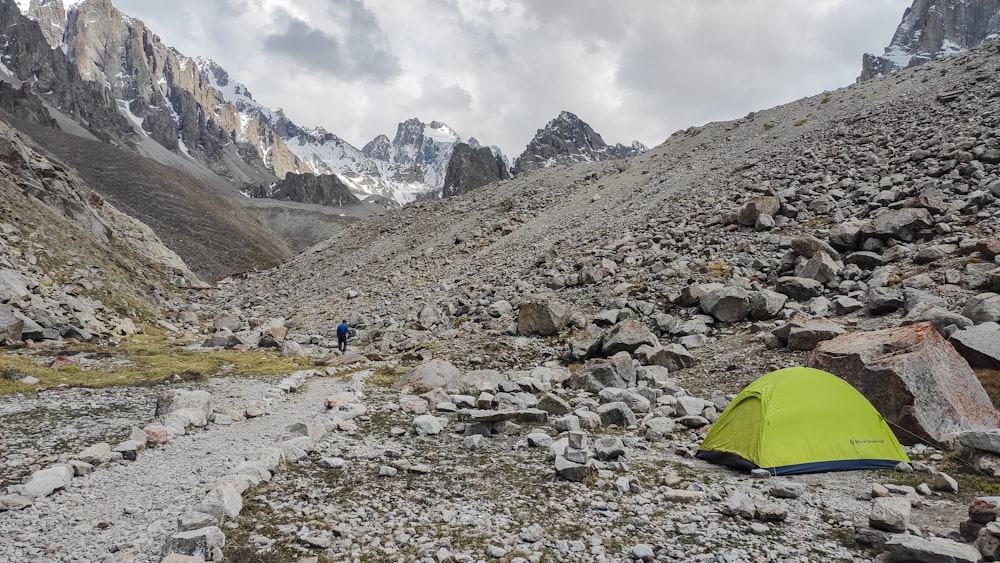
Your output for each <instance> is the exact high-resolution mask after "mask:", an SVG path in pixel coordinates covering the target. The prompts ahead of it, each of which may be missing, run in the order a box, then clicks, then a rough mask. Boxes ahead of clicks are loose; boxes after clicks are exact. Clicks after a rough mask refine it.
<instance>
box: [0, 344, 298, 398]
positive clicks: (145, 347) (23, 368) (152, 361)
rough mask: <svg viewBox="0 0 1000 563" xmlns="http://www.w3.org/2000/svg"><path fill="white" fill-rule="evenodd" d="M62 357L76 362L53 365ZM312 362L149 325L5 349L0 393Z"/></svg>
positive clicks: (265, 370) (274, 369)
mask: <svg viewBox="0 0 1000 563" xmlns="http://www.w3.org/2000/svg"><path fill="white" fill-rule="evenodd" d="M59 357H62V358H68V359H69V360H70V363H69V364H66V365H64V366H62V367H59V365H58V364H55V365H56V366H57V367H53V362H54V361H55V360H56V359H57V358H59ZM310 366H311V363H310V361H309V360H308V359H307V358H286V357H283V356H281V355H280V354H279V353H278V352H275V351H265V350H250V351H238V350H199V349H188V348H184V347H183V346H181V345H179V344H177V343H175V342H171V341H170V340H168V339H167V338H166V335H165V334H163V333H162V332H160V331H157V330H155V329H147V332H145V333H144V334H139V335H135V336H131V337H129V338H127V339H125V340H124V341H122V342H121V343H120V344H119V345H116V346H100V345H96V344H81V343H74V344H67V345H66V346H64V347H62V348H60V349H56V350H54V349H51V348H30V349H24V350H20V351H17V352H5V353H3V354H0V374H7V375H5V376H3V377H0V395H9V394H12V393H29V392H33V391H34V390H36V389H38V388H47V387H56V386H70V387H111V386H125V385H154V384H157V383H161V382H163V381H168V380H175V379H178V378H180V379H184V380H192V379H201V378H206V377H213V376H217V375H228V376H238V377H239V376H262V375H281V374H287V373H291V372H294V371H298V370H302V369H308V368H309V367H310ZM14 374H16V375H17V376H18V377H17V378H16V379H15V377H14ZM25 376H32V377H35V378H37V379H38V381H39V382H38V384H37V385H27V384H25V383H21V382H20V381H19V379H20V378H23V377H25Z"/></svg>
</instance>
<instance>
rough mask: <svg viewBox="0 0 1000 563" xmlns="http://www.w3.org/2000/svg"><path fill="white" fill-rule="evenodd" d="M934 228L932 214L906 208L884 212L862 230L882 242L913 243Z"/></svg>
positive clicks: (914, 208) (921, 209)
mask: <svg viewBox="0 0 1000 563" xmlns="http://www.w3.org/2000/svg"><path fill="white" fill-rule="evenodd" d="M933 226H934V219H933V218H932V217H931V212H930V211H928V210H926V209H923V208H916V207H904V208H902V209H892V210H888V211H885V212H883V213H882V214H880V215H879V216H878V217H875V218H874V219H872V221H871V222H870V223H869V224H868V225H866V226H865V228H863V229H862V232H863V233H864V234H865V235H868V236H872V237H875V238H878V239H881V240H888V239H899V240H904V241H907V242H913V241H914V240H916V239H917V238H918V236H920V235H923V232H924V231H927V230H928V229H930V228H931V227H933Z"/></svg>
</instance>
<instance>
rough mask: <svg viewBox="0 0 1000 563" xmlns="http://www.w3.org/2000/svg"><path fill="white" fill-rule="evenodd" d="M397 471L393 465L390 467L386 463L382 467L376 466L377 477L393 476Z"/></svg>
mask: <svg viewBox="0 0 1000 563" xmlns="http://www.w3.org/2000/svg"><path fill="white" fill-rule="evenodd" d="M397 473H399V470H398V469H396V468H395V467H390V466H388V465H383V466H382V467H379V468H378V476H379V477H395V476H396V474H397Z"/></svg>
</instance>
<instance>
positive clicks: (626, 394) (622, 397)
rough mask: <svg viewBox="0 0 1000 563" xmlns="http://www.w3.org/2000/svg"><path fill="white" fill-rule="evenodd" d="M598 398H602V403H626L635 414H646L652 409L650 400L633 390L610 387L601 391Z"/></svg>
mask: <svg viewBox="0 0 1000 563" xmlns="http://www.w3.org/2000/svg"><path fill="white" fill-rule="evenodd" d="M598 396H599V397H600V401H601V402H602V403H615V402H621V403H625V404H626V405H628V407H629V408H630V409H632V412H635V413H646V412H649V409H650V402H649V399H647V398H646V397H643V396H642V395H640V394H638V393H636V392H635V391H633V390H631V389H618V388H614V387H608V388H606V389H601V391H600V393H598Z"/></svg>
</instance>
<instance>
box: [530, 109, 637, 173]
mask: <svg viewBox="0 0 1000 563" xmlns="http://www.w3.org/2000/svg"><path fill="white" fill-rule="evenodd" d="M645 151H646V146H645V145H643V144H642V143H640V142H639V141H633V142H632V145H631V146H625V145H623V144H621V143H617V144H615V145H609V144H607V143H605V142H604V139H603V138H601V136H600V135H599V134H598V133H597V132H596V131H594V130H593V128H591V127H590V125H588V124H587V123H586V122H584V121H583V120H582V119H580V118H579V117H577V116H576V115H574V114H572V113H570V112H568V111H564V112H561V113H560V114H559V117H556V118H555V119H553V120H552V121H550V122H549V123H548V124H547V125H546V126H545V127H544V128H543V129H539V130H538V132H537V133H536V134H535V138H534V139H532V140H531V142H530V143H528V146H527V147H526V148H525V149H524V152H523V153H521V156H519V157H517V161H516V162H515V164H514V174H515V175H516V174H521V173H523V172H527V171H529V170H537V169H539V168H547V167H549V166H554V165H556V164H568V163H573V162H589V161H595V160H616V159H623V158H630V157H633V156H637V155H639V154H641V153H643V152H645Z"/></svg>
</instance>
